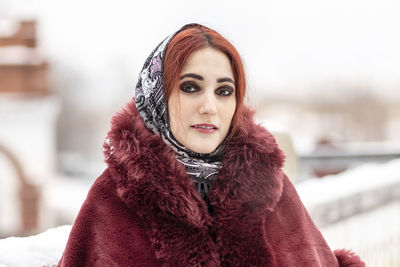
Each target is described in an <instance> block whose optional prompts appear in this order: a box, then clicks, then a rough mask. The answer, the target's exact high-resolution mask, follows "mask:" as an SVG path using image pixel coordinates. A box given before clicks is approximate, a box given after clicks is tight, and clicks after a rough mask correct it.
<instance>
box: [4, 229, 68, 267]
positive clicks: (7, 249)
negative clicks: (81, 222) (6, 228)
mask: <svg viewBox="0 0 400 267" xmlns="http://www.w3.org/2000/svg"><path fill="white" fill-rule="evenodd" d="M70 230H71V226H69V225H65V226H60V227H57V228H54V229H50V230H48V231H46V232H44V233H41V234H39V235H35V236H30V237H24V238H22V237H9V238H6V239H2V240H0V267H43V266H46V267H47V266H53V265H56V264H57V263H58V261H59V259H60V257H61V255H62V252H63V250H64V247H65V244H66V243H67V239H68V235H69V232H70Z"/></svg>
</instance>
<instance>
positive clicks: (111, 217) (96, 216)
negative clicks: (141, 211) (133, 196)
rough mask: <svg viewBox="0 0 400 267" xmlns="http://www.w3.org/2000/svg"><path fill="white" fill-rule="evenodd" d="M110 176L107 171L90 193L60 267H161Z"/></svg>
mask: <svg viewBox="0 0 400 267" xmlns="http://www.w3.org/2000/svg"><path fill="white" fill-rule="evenodd" d="M109 175H110V174H109V172H108V170H106V171H105V172H104V173H103V174H102V175H101V176H100V177H99V178H98V179H97V180H96V182H95V183H94V185H93V186H92V188H91V189H90V191H89V194H88V196H87V199H86V200H85V203H84V204H83V206H82V208H81V210H80V212H79V215H78V217H77V218H76V220H75V223H74V225H73V227H72V230H71V233H70V236H69V240H68V242H67V245H66V248H65V251H64V253H63V256H62V258H61V260H60V262H59V263H58V266H65V267H67V266H68V267H71V266H158V264H157V263H156V262H154V256H153V252H152V250H151V248H150V246H149V243H148V238H147V237H146V236H145V234H144V232H143V230H142V227H141V224H140V221H139V220H138V218H137V215H136V214H135V213H134V212H132V211H130V210H128V209H127V207H126V206H125V205H124V204H123V203H122V202H121V201H120V200H119V198H118V197H117V195H116V189H115V185H114V183H113V181H112V180H111V179H109ZM132 262H135V263H136V264H135V265H132Z"/></svg>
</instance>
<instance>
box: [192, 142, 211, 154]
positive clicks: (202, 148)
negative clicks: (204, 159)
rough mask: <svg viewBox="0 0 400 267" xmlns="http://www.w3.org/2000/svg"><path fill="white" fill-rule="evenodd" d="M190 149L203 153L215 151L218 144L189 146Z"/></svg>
mask: <svg viewBox="0 0 400 267" xmlns="http://www.w3.org/2000/svg"><path fill="white" fill-rule="evenodd" d="M188 148H189V149H190V150H192V151H194V152H197V153H202V154H208V153H211V152H213V151H214V150H215V149H216V148H217V146H210V144H207V145H204V146H196V147H192V148H190V147H188Z"/></svg>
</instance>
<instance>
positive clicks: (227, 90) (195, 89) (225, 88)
mask: <svg viewBox="0 0 400 267" xmlns="http://www.w3.org/2000/svg"><path fill="white" fill-rule="evenodd" d="M188 87H190V88H191V89H189V88H188ZM180 89H181V90H182V91H183V92H185V93H187V94H191V93H195V92H198V91H199V90H200V88H199V86H198V85H197V84H194V83H191V82H190V83H182V84H181V85H180ZM215 91H216V93H217V95H219V96H222V97H227V96H230V95H232V94H233V92H234V89H233V88H231V87H230V86H222V87H219V88H218V89H216V90H215ZM220 91H224V93H219V92H220Z"/></svg>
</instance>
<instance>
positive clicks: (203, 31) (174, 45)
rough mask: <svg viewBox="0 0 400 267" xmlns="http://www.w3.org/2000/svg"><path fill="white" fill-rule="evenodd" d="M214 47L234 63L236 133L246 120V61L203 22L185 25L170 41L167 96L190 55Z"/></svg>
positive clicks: (174, 86)
mask: <svg viewBox="0 0 400 267" xmlns="http://www.w3.org/2000/svg"><path fill="white" fill-rule="evenodd" d="M206 47H212V48H215V49H217V50H219V51H221V52H223V53H225V54H226V55H227V56H228V58H229V60H230V62H231V67H232V72H233V76H234V79H235V97H236V110H235V114H234V115H233V118H232V122H231V126H232V127H231V133H230V135H229V138H230V137H232V136H233V134H234V133H235V132H236V130H237V129H238V128H239V126H240V123H241V120H242V112H243V105H244V104H243V102H244V96H245V93H246V77H245V72H244V68H243V63H242V60H241V58H240V55H239V53H238V52H237V51H236V49H235V47H233V45H232V44H231V43H230V42H229V41H228V40H226V39H225V38H224V37H222V36H221V35H220V34H219V33H217V32H216V31H214V30H212V29H210V28H207V27H205V26H202V25H199V24H189V25H186V26H184V27H183V28H182V30H181V31H180V32H178V33H177V34H176V35H175V36H174V37H173V38H172V39H171V41H170V42H169V44H168V47H167V50H166V52H165V57H164V87H165V93H166V96H167V99H169V97H170V96H171V94H172V90H174V88H176V85H177V84H178V83H179V76H180V74H181V72H182V69H183V66H184V65H185V63H186V61H187V60H188V59H189V57H190V56H191V55H192V54H193V53H194V52H196V51H197V50H199V49H202V48H206Z"/></svg>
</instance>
